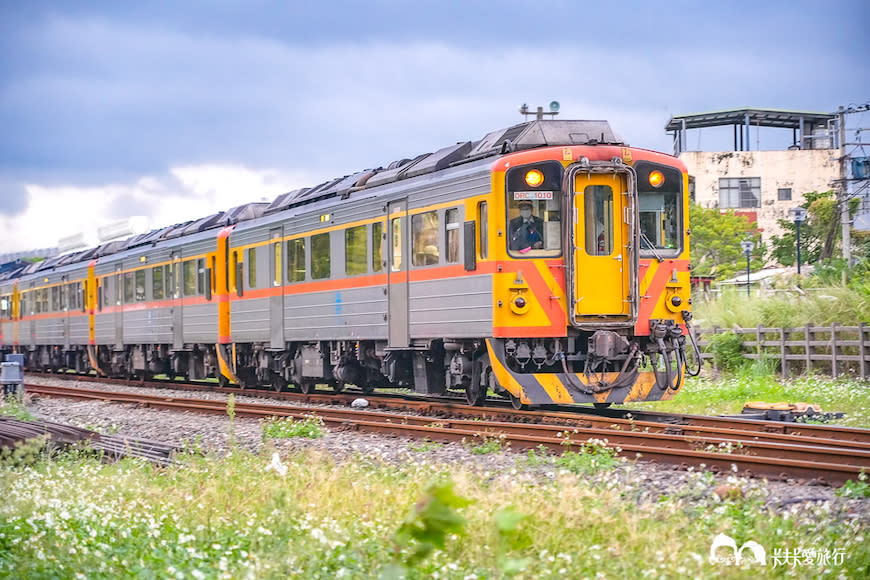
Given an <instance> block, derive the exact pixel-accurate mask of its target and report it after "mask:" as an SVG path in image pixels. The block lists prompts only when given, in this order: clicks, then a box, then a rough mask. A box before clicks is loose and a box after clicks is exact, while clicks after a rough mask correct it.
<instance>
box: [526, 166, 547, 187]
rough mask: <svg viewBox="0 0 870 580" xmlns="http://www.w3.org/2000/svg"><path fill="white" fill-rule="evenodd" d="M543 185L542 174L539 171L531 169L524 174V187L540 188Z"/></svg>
mask: <svg viewBox="0 0 870 580" xmlns="http://www.w3.org/2000/svg"><path fill="white" fill-rule="evenodd" d="M543 183H544V174H543V172H541V170H540V169H531V170H529V171H527V172H526V185H528V186H529V187H540V186H541V184H543Z"/></svg>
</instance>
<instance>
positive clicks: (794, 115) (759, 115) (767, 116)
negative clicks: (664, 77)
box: [665, 108, 837, 131]
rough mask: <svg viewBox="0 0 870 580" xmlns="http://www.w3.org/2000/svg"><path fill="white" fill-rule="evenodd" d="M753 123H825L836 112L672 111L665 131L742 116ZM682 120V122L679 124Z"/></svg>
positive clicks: (740, 121)
mask: <svg viewBox="0 0 870 580" xmlns="http://www.w3.org/2000/svg"><path fill="white" fill-rule="evenodd" d="M747 115H748V116H749V121H750V122H751V123H752V124H753V125H755V126H756V127H778V128H780V129H800V128H801V123H803V124H804V126H806V125H827V123H828V121H833V120H834V119H836V118H837V115H832V114H830V113H813V112H809V111H785V110H781V109H755V108H749V109H727V110H724V111H713V112H710V113H692V114H690V115H674V116H673V117H671V120H670V121H668V124H667V126H666V127H665V129H666V130H667V131H679V130H680V129H700V128H702V127H721V126H724V125H742V124H744V123H745V122H746V116H747ZM683 121H685V126H684V125H683Z"/></svg>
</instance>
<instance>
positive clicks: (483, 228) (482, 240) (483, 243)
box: [477, 201, 489, 259]
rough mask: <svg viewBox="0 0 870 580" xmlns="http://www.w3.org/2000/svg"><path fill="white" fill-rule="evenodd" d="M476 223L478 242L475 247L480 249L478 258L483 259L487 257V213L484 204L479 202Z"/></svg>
mask: <svg viewBox="0 0 870 580" xmlns="http://www.w3.org/2000/svg"><path fill="white" fill-rule="evenodd" d="M477 222H478V224H479V226H480V227H479V228H478V230H477V231H478V232H479V234H478V240H477V246H478V247H479V248H480V258H481V259H485V258H486V257H487V256H488V255H489V245H488V241H489V236H488V233H487V231H488V225H489V213H488V212H487V207H486V202H485V201H482V202H480V205H478V206H477Z"/></svg>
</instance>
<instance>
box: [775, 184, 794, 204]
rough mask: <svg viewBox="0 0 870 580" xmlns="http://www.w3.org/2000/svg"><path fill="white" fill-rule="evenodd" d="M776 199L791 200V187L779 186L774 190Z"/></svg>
mask: <svg viewBox="0 0 870 580" xmlns="http://www.w3.org/2000/svg"><path fill="white" fill-rule="evenodd" d="M776 199H777V200H778V201H790V200H791V188H790V187H780V188H779V189H777V190H776Z"/></svg>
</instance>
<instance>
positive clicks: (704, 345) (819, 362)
mask: <svg viewBox="0 0 870 580" xmlns="http://www.w3.org/2000/svg"><path fill="white" fill-rule="evenodd" d="M695 331H696V333H697V335H698V338H699V341H698V342H699V346H700V347H701V351H702V357H703V359H704V360H708V361H710V362H711V363H713V368H716V364H715V361H714V360H713V353H711V352H706V351H707V350H708V346H709V344H710V337H711V336H712V335H715V334H723V333H726V332H733V333H734V334H737V335H739V336H741V338H742V339H743V340H742V344H743V357H744V358H747V359H752V360H765V361H769V362H771V363H775V364H776V366H777V370H778V371H779V372H780V373H781V374H782V376H783V377H789V376H792V375H799V374H802V373H807V372H817V373H823V374H827V375H830V376H832V377H838V376H841V375H848V376H853V377H860V378H861V379H864V380H867V379H870V326H868V324H867V323H865V322H862V323H860V324H858V325H857V326H841V325H839V324H832V325H830V326H810V325H809V324H808V325H806V326H802V327H798V328H769V327H765V326H762V325H760V324H759V325H758V326H756V327H755V328H720V327H718V326H714V327H713V328H699V329H695Z"/></svg>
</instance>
